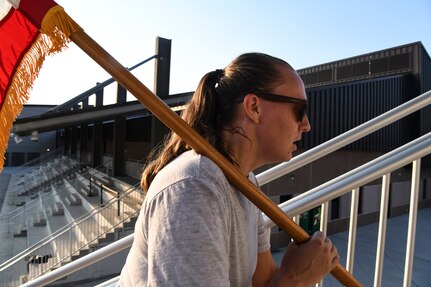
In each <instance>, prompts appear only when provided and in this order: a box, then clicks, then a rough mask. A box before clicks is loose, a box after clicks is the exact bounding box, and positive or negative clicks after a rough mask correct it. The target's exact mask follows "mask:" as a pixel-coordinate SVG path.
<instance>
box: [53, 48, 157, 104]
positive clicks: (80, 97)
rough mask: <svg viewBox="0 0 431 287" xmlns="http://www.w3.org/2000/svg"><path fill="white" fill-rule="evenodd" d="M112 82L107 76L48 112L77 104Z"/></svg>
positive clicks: (130, 69) (132, 68)
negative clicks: (102, 80)
mask: <svg viewBox="0 0 431 287" xmlns="http://www.w3.org/2000/svg"><path fill="white" fill-rule="evenodd" d="M157 57H158V55H153V56H151V57H149V58H147V59H145V60H143V61H142V62H139V63H138V64H136V65H134V66H132V67H131V68H128V69H127V70H129V71H132V70H134V69H135V68H137V67H139V66H141V65H143V64H145V63H147V62H149V61H151V60H152V59H155V58H157ZM113 82H115V79H114V78H109V79H107V80H105V81H104V82H102V83H99V84H97V85H96V86H94V87H92V88H90V89H88V90H87V91H85V92H83V93H81V94H79V95H78V96H76V97H74V98H73V99H70V100H68V101H67V102H65V103H63V104H61V105H58V106H56V107H54V108H52V109H50V110H49V111H48V112H57V111H60V110H63V109H65V108H67V107H71V106H73V105H74V104H77V103H79V102H81V101H82V100H83V99H85V98H86V97H88V96H91V95H93V94H95V93H96V92H98V91H100V90H102V89H103V88H105V87H106V86H108V85H110V84H112V83H113Z"/></svg>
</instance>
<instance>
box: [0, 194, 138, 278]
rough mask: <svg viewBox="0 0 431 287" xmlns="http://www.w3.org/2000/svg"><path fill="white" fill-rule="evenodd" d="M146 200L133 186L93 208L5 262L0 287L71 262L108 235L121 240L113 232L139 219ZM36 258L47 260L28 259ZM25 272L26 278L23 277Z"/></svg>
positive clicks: (0, 268) (36, 275)
mask: <svg viewBox="0 0 431 287" xmlns="http://www.w3.org/2000/svg"><path fill="white" fill-rule="evenodd" d="M119 195H120V194H119ZM143 198H144V195H143V192H142V191H141V190H140V189H139V187H138V186H133V187H131V188H130V189H129V190H127V191H125V192H123V193H122V194H121V196H119V197H118V198H117V197H114V198H111V200H109V201H106V202H104V204H103V206H100V207H97V208H95V209H93V210H92V211H90V212H89V213H88V214H85V215H83V216H81V217H80V218H78V219H76V220H75V221H73V222H71V223H69V224H68V225H66V226H65V227H63V228H61V229H60V230H58V231H56V232H54V233H53V234H52V235H50V236H49V237H47V238H45V239H43V240H41V241H40V242H38V243H37V244H35V245H33V246H32V247H30V248H28V249H26V250H24V251H23V252H21V253H20V254H18V255H17V256H15V257H13V258H11V259H10V260H8V261H6V262H4V263H3V264H1V265H0V274H1V277H2V279H3V280H2V283H0V286H15V283H16V284H17V285H20V284H22V283H24V282H26V281H27V280H31V279H34V278H36V277H38V276H40V275H42V274H44V273H46V272H49V271H50V270H51V269H53V268H57V267H59V266H61V265H63V264H64V263H67V262H70V261H71V260H72V259H73V258H72V257H80V256H83V255H85V254H87V253H88V252H89V251H91V250H92V249H95V248H96V247H98V244H101V242H102V241H103V240H105V238H106V236H107V235H109V234H110V235H111V237H112V238H111V239H112V240H114V239H117V238H119V237H121V236H119V235H118V234H117V235H116V236H118V237H116V238H114V237H113V235H114V233H113V232H114V230H117V229H118V228H119V227H122V226H123V224H124V223H126V222H129V221H130V220H131V219H132V218H136V217H137V215H138V213H139V207H138V206H140V202H142V201H143ZM83 252H84V253H83ZM36 257H39V258H44V259H41V260H42V262H40V263H37V264H32V263H31V260H29V259H31V258H36ZM25 265H27V267H25ZM26 268H27V269H26ZM25 273H27V275H25V276H24V275H22V274H25ZM4 284H6V285H4Z"/></svg>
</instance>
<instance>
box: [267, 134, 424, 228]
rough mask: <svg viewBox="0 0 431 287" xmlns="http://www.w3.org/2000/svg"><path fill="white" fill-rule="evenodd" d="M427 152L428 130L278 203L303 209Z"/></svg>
mask: <svg viewBox="0 0 431 287" xmlns="http://www.w3.org/2000/svg"><path fill="white" fill-rule="evenodd" d="M430 153H431V132H430V133H427V134H426V135H424V136H421V137H420V138H418V139H416V140H414V141H413V142H410V143H407V144H405V145H403V146H401V147H399V148H397V149H395V150H393V151H391V152H389V153H387V154H385V155H382V156H380V157H378V158H376V159H375V160H373V161H371V162H368V163H366V164H363V165H361V166H360V167H357V168H355V169H353V170H351V171H349V172H348V173H345V174H343V175H340V176H339V177H337V178H334V179H333V180H330V181H328V182H326V183H323V184H321V185H319V186H317V187H315V188H313V189H311V190H309V191H307V192H304V193H302V194H300V195H298V196H296V197H294V198H292V199H290V200H288V201H285V202H283V203H281V204H280V205H279V206H280V208H281V209H282V210H283V211H284V212H285V213H286V214H287V215H288V216H293V215H296V214H300V213H303V212H305V211H307V210H310V209H312V208H314V207H316V206H319V205H320V204H321V203H322V202H327V201H330V200H332V199H334V198H337V197H339V196H340V195H343V194H344V193H347V192H350V191H351V190H352V189H354V188H355V187H358V186H362V185H364V184H366V183H368V182H371V181H373V180H374V179H377V178H379V177H382V176H383V175H386V174H388V173H390V172H392V171H394V170H396V169H398V168H401V167H403V166H405V165H407V164H409V163H411V162H412V161H413V160H415V159H418V158H421V157H424V156H426V155H428V154H430ZM264 219H265V221H266V222H267V224H268V227H272V226H274V223H273V222H272V221H271V220H270V219H269V218H268V217H267V216H265V215H264Z"/></svg>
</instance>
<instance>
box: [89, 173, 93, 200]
mask: <svg viewBox="0 0 431 287" xmlns="http://www.w3.org/2000/svg"><path fill="white" fill-rule="evenodd" d="M92 181H93V178H92V177H90V191H89V192H88V193H89V194H88V195H89V196H93V190H92V184H91V182H92Z"/></svg>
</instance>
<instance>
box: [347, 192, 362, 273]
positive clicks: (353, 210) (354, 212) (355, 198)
mask: <svg viewBox="0 0 431 287" xmlns="http://www.w3.org/2000/svg"><path fill="white" fill-rule="evenodd" d="M358 206H359V187H358V188H355V189H353V190H352V200H351V203H350V223H349V240H348V245H347V259H346V270H347V271H349V272H350V273H352V274H353V264H354V261H355V245H356V229H357V226H358Z"/></svg>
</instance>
